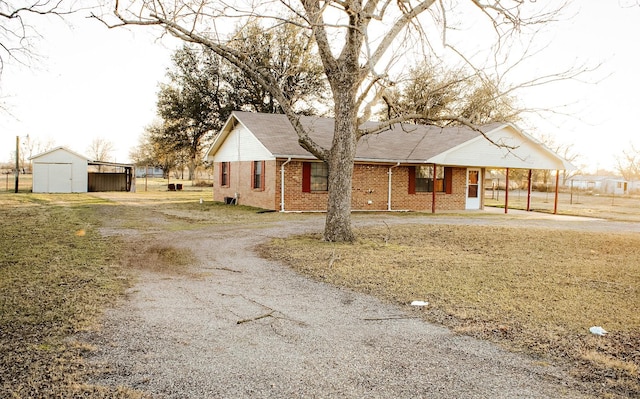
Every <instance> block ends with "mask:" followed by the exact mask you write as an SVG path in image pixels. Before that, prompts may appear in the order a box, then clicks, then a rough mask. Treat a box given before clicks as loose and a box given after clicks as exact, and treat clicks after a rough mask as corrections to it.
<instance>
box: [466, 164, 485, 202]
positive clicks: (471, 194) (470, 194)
mask: <svg viewBox="0 0 640 399" xmlns="http://www.w3.org/2000/svg"><path fill="white" fill-rule="evenodd" d="M480 176H481V173H480V169H474V168H469V169H467V205H466V209H480V200H481V198H482V196H481V195H480V194H481V190H482V184H481V180H480Z"/></svg>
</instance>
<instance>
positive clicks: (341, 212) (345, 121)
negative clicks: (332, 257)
mask: <svg viewBox="0 0 640 399" xmlns="http://www.w3.org/2000/svg"><path fill="white" fill-rule="evenodd" d="M340 103H342V104H340ZM335 110H336V115H335V126H334V135H333V145H332V146H331V151H330V154H329V159H328V162H327V163H328V166H329V199H328V204H327V220H326V224H325V228H324V239H325V240H326V241H331V242H353V241H354V240H355V236H354V234H353V231H352V230H351V185H352V177H353V160H354V158H355V154H356V137H357V117H356V111H355V110H354V109H353V106H352V104H349V103H348V102H346V101H345V102H339V101H338V102H336V108H335Z"/></svg>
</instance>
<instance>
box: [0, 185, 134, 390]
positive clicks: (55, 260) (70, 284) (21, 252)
mask: <svg viewBox="0 0 640 399" xmlns="http://www.w3.org/2000/svg"><path fill="white" fill-rule="evenodd" d="M63 202H64V205H60V204H59V203H63ZM96 202H100V201H99V200H97V199H96V198H92V197H89V196H86V195H66V196H65V195H59V196H37V195H34V196H31V195H29V196H26V195H23V194H18V195H14V194H5V195H3V196H1V197H0V254H1V257H0V397H13V398H31V397H32V398H47V397H60V398H62V397H64V398H73V397H93V398H112V397H119V398H137V397H140V394H139V393H136V392H134V391H132V390H128V389H124V388H122V389H120V388H113V389H111V388H105V387H99V386H93V385H89V384H85V383H84V381H85V372H86V370H85V365H84V363H83V361H82V356H83V354H84V353H85V352H86V351H87V350H88V349H90V348H87V347H86V345H83V344H81V343H78V342H75V341H73V340H69V337H70V336H72V335H73V334H75V333H76V332H79V331H85V330H87V329H91V328H93V327H94V326H95V323H96V322H97V320H98V318H99V316H100V313H101V311H102V309H103V308H104V307H105V306H108V305H109V304H110V303H113V301H114V300H115V298H117V297H118V296H119V295H120V293H122V292H123V290H124V288H125V287H126V285H127V284H128V277H127V275H126V274H124V272H123V270H122V269H121V268H120V267H119V261H118V256H119V255H118V249H119V248H120V243H119V242H118V241H117V240H113V239H110V240H107V239H105V238H104V237H102V236H101V235H100V234H99V233H98V230H97V228H98V227H99V225H100V221H99V220H98V218H97V217H96V214H95V208H94V206H93V205H95V204H96Z"/></svg>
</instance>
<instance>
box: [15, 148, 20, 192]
mask: <svg viewBox="0 0 640 399" xmlns="http://www.w3.org/2000/svg"><path fill="white" fill-rule="evenodd" d="M18 176H20V136H16V193H17V192H18Z"/></svg>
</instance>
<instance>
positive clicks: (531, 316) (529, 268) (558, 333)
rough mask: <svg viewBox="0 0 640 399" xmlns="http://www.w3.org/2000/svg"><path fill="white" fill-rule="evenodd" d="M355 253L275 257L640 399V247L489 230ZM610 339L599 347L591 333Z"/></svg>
mask: <svg viewBox="0 0 640 399" xmlns="http://www.w3.org/2000/svg"><path fill="white" fill-rule="evenodd" d="M358 235H359V237H360V239H359V241H358V243H357V244H355V245H348V244H344V245H339V244H332V243H324V242H321V241H320V237H319V236H317V235H308V236H302V237H296V238H292V239H284V240H283V239H279V240H274V241H273V242H271V243H270V244H268V245H265V246H263V247H261V251H262V252H263V253H264V254H265V256H269V257H271V258H274V259H278V260H281V261H284V262H286V264H288V265H290V266H291V267H293V268H295V269H296V270H298V271H300V272H302V273H304V274H307V275H310V276H313V277H314V278H317V279H320V280H323V281H326V282H329V283H332V284H336V285H341V286H346V287H350V288H352V289H355V290H358V291H361V292H365V293H368V294H372V295H375V296H378V297H381V298H384V299H387V300H390V301H394V302H398V303H401V304H408V303H410V302H411V301H413V300H426V301H428V302H429V303H430V305H429V306H428V307H426V308H424V309H423V310H420V311H418V310H415V309H414V311H416V312H419V314H420V315H422V316H423V317H424V318H425V319H427V320H429V321H434V322H438V323H441V324H444V325H446V326H449V327H450V328H452V329H453V330H454V331H457V332H459V333H463V334H469V335H473V336H476V337H480V338H484V339H492V340H495V341H497V342H500V343H502V344H505V345H507V346H508V347H510V348H511V349H513V350H522V351H527V352H529V353H532V354H534V355H535V356H539V357H540V358H541V359H542V360H544V359H553V360H555V361H569V363H570V364H571V367H572V369H573V372H574V373H575V375H576V377H577V378H578V379H579V380H582V381H585V382H590V383H593V384H591V385H590V387H591V388H592V389H595V390H597V391H598V392H599V394H607V395H620V396H621V397H625V396H638V395H640V378H639V376H638V367H639V366H640V352H638V347H640V312H638V308H640V292H639V287H640V236H638V235H637V234H624V233H620V234H607V235H603V234H596V233H588V232H576V231H559V230H542V229H531V228H526V229H525V228H508V227H488V226H447V225H408V226H401V227H391V228H386V227H385V228H367V229H364V230H361V231H359V232H358ZM593 325H601V326H603V327H604V328H605V329H607V330H608V331H610V333H609V335H608V336H607V337H597V336H593V335H591V334H590V333H589V331H588V328H589V327H590V326H593Z"/></svg>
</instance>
